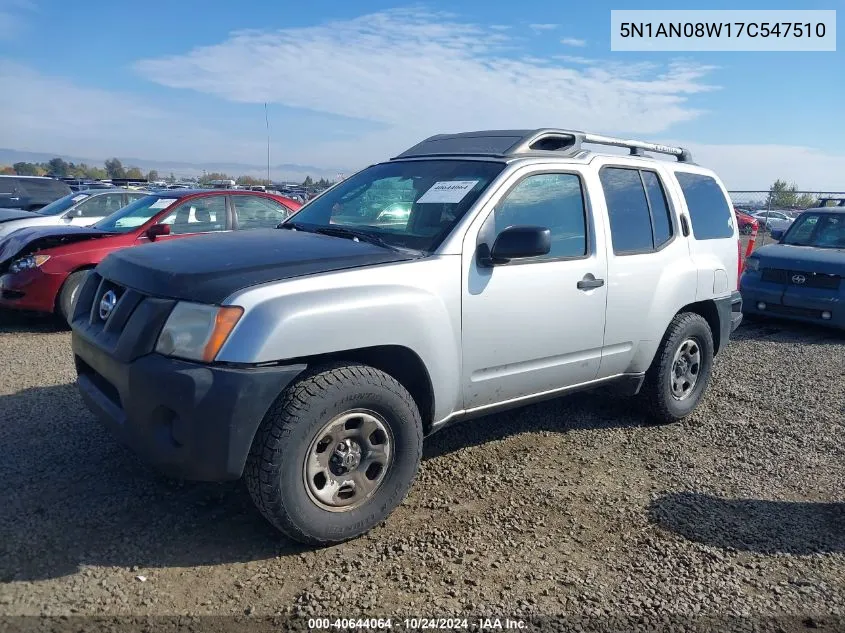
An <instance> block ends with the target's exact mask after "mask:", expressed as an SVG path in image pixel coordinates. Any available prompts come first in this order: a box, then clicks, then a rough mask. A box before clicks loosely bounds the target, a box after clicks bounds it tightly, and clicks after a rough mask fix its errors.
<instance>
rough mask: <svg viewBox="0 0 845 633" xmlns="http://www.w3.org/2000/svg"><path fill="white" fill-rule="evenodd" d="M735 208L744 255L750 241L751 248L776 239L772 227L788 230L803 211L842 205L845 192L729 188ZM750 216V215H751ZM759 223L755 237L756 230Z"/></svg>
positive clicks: (844, 201) (844, 200)
mask: <svg viewBox="0 0 845 633" xmlns="http://www.w3.org/2000/svg"><path fill="white" fill-rule="evenodd" d="M728 193H729V194H730V197H731V201H732V202H733V205H734V209H736V211H738V212H739V213H738V214H737V220H738V222H739V230H740V233H741V234H742V237H743V243H744V245H745V248H743V255H746V254H747V253H748V252H749V251H748V247H749V243H750V242H751V241H752V239H753V244H751V246H750V248H751V250H755V249H757V248H760V247H761V246H765V245H766V244H771V243H772V242H774V240H773V239H772V236H771V231H772V230H773V229H779V230H785V229H787V228H789V225H790V224H792V222H793V221H794V220H795V218H797V217H798V216H799V215H800V214H801V213H802V212H804V211H806V210H807V209H809V208H812V207H819V206H843V207H845V191H796V190H795V189H792V188H782V189H775V188H773V189H771V190H767V191H729V192H728ZM749 216H750V217H749ZM750 218H753V219H754V221H756V222H757V226H758V230H757V234H756V236H755V235H754V231H753V224H754V222H753V221H752V220H751V219H750Z"/></svg>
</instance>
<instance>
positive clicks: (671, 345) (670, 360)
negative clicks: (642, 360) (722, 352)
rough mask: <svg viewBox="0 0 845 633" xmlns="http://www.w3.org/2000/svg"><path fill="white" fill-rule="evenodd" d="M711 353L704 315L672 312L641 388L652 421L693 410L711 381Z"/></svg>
mask: <svg viewBox="0 0 845 633" xmlns="http://www.w3.org/2000/svg"><path fill="white" fill-rule="evenodd" d="M713 355H714V348H713V333H712V332H711V331H710V325H709V324H708V323H707V321H706V320H705V319H704V317H702V316H701V315H699V314H695V313H693V312H683V313H681V314H677V315H675V318H674V319H672V322H671V323H670V324H669V327H668V329H667V330H666V333H665V334H664V336H663V340H662V341H661V343H660V347H659V348H658V350H657V354H655V357H654V360H653V361H652V363H651V367H650V368H649V370H648V372H646V378H645V382H644V383H643V387H642V390H641V391H640V395H641V397H642V399H643V401H644V402H645V404H646V408H647V409H648V410H649V414H650V415H651V418H652V419H653V421H654V422H656V423H666V422H675V421H677V420H680V419H681V418H683V417H685V416H687V415H689V414H690V413H691V412H692V411H693V409H695V407H696V406H697V405H698V402H699V400H701V397H702V395H703V394H704V391H705V389H706V388H707V384H708V383H709V382H710V373H711V370H712V368H713Z"/></svg>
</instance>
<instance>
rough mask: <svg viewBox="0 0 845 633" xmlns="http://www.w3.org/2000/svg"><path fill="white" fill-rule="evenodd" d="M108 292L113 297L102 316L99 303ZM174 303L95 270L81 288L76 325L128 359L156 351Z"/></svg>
mask: <svg viewBox="0 0 845 633" xmlns="http://www.w3.org/2000/svg"><path fill="white" fill-rule="evenodd" d="M109 292H112V293H114V297H113V300H112V301H110V302H109V305H110V306H111V309H110V310H104V312H103V314H104V315H105V316H106V318H105V319H103V318H102V316H103V315H102V314H101V311H100V307H101V303H102V302H103V299H104V297H106V295H107V294H108V293H109ZM112 304H113V305H112ZM175 304H176V302H175V301H174V300H172V299H160V298H158V297H150V296H148V295H144V294H142V293H140V292H138V291H137V290H133V289H132V288H129V287H127V286H124V285H123V284H120V283H117V282H115V281H112V280H110V279H106V278H104V277H103V276H102V275H100V274H99V273H98V272H97V271H96V270H94V271H91V273H89V276H88V277H87V279H86V280H85V283H84V284H83V285H82V287H81V288H80V290H79V295H78V299H77V304H76V307H75V308H74V314H73V327H74V330H76V331H77V332H78V333H79V334H80V335H81V336H84V337H85V338H86V339H87V340H88V341H89V342H90V343H92V344H93V345H95V346H96V347H98V348H100V349H101V350H102V351H104V352H106V353H108V354H109V356H111V357H112V358H114V359H115V360H118V361H120V362H129V361H132V360H134V359H135V358H138V357H140V356H143V355H144V354H149V353H150V352H152V351H153V349H154V348H155V344H156V341H157V340H158V335H159V332H161V328H162V327H164V323H165V321H167V317H168V316H169V315H170V311H171V310H172V309H173V306H174V305H175Z"/></svg>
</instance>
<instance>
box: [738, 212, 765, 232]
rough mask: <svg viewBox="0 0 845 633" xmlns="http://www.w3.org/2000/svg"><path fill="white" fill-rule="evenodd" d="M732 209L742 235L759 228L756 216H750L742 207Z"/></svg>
mask: <svg viewBox="0 0 845 633" xmlns="http://www.w3.org/2000/svg"><path fill="white" fill-rule="evenodd" d="M734 211H735V212H736V222H737V225H738V226H739V232H740V233H742V234H743V235H751V234H752V233H754V231H756V230H757V229H759V228H760V226H759V224H760V223H759V222H758V221H757V219H756V218H754V217H752V216H750V215H749V214H748V213H746V212H745V211H743V210H742V209H734Z"/></svg>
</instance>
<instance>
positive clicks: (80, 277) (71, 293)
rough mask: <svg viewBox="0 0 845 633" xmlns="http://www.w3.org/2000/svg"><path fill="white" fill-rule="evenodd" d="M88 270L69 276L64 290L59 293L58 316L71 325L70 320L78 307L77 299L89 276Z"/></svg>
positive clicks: (63, 286) (63, 287)
mask: <svg viewBox="0 0 845 633" xmlns="http://www.w3.org/2000/svg"><path fill="white" fill-rule="evenodd" d="M89 272H90V271H88V270H78V271H76V272H75V273H71V274H70V275H68V278H67V279H65V283H64V284H63V285H62V289H61V290H60V291H59V300H58V301H57V304H58V305H57V308H58V313H59V314H58V316H59V317H60V318H61V319H63V320H64V322H65V323H67V324H68V325H70V318H71V317H72V316H73V309H74V307H76V297H77V295H78V294H79V289H80V288H81V287H82V283H83V282H84V281H85V278H86V277H87V276H88V273H89Z"/></svg>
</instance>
